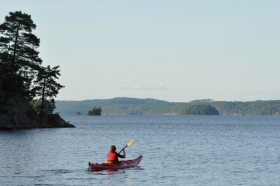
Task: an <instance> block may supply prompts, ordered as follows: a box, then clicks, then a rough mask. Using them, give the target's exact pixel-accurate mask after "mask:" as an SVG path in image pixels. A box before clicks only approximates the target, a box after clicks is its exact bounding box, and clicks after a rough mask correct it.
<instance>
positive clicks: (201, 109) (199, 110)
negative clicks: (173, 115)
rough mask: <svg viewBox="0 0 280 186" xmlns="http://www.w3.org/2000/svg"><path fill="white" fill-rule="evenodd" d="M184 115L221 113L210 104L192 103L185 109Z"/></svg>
mask: <svg viewBox="0 0 280 186" xmlns="http://www.w3.org/2000/svg"><path fill="white" fill-rule="evenodd" d="M182 114H183V115H219V111H218V110H217V109H216V108H215V107H212V106H210V105H191V106H188V107H186V108H185V109H183V111H182Z"/></svg>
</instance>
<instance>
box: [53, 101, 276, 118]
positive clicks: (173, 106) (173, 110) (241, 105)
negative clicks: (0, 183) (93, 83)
mask: <svg viewBox="0 0 280 186" xmlns="http://www.w3.org/2000/svg"><path fill="white" fill-rule="evenodd" d="M92 105H100V106H101V107H102V115H179V114H182V113H183V110H184V109H185V108H186V107H188V106H190V105H210V106H212V107H215V108H216V109H217V110H218V111H219V114H220V115H279V113H280V101H279V100H275V101H251V102H227V101H213V100H210V101H205V100H195V101H191V102H186V103H175V102H167V101H161V100H156V99H136V98H113V99H104V100H102V99H96V100H84V101H58V100H56V107H57V108H56V109H55V111H57V112H60V113H61V114H69V115H73V114H75V112H76V111H77V110H79V111H80V112H82V113H87V112H88V110H89V108H91V107H92Z"/></svg>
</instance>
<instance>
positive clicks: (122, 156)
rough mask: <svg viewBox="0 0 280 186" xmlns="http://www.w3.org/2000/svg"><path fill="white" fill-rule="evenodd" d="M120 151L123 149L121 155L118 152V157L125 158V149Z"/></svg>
mask: <svg viewBox="0 0 280 186" xmlns="http://www.w3.org/2000/svg"><path fill="white" fill-rule="evenodd" d="M122 151H123V155H121V154H119V153H118V157H119V158H125V157H126V155H125V150H122Z"/></svg>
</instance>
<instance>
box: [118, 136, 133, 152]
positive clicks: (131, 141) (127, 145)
mask: <svg viewBox="0 0 280 186" xmlns="http://www.w3.org/2000/svg"><path fill="white" fill-rule="evenodd" d="M133 142H134V138H132V140H130V141H129V142H128V143H127V144H126V145H125V147H124V148H122V150H121V151H120V152H119V153H121V152H122V151H123V150H124V149H125V148H126V147H129V146H130V145H131V144H132V143H133Z"/></svg>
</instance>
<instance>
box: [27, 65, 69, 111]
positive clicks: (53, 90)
mask: <svg viewBox="0 0 280 186" xmlns="http://www.w3.org/2000/svg"><path fill="white" fill-rule="evenodd" d="M58 68H59V66H56V67H53V68H50V66H47V67H46V68H44V67H41V69H40V70H39V73H38V75H37V76H36V79H35V80H34V85H35V86H34V88H33V89H32V91H33V92H35V93H36V95H37V96H39V97H41V109H40V113H44V110H45V109H44V108H46V106H47V105H46V104H47V103H51V104H48V105H52V107H50V108H47V110H51V111H53V110H54V109H55V101H54V99H53V98H54V97H56V95H57V94H58V91H59V90H60V89H61V88H63V87H64V86H62V85H60V84H59V83H57V82H56V81H55V79H58V76H60V73H59V72H60V71H59V70H58Z"/></svg>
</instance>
